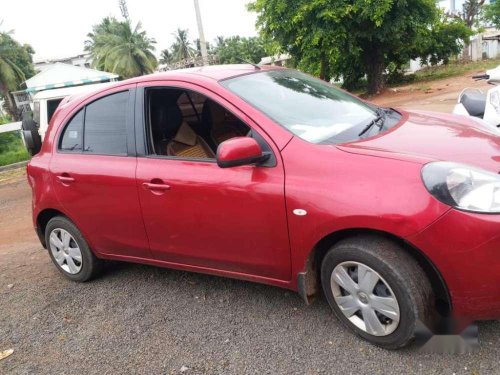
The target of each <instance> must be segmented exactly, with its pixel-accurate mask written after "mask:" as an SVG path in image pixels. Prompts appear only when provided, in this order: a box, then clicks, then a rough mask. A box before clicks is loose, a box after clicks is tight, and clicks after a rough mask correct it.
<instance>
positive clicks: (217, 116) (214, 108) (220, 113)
mask: <svg viewBox="0 0 500 375" xmlns="http://www.w3.org/2000/svg"><path fill="white" fill-rule="evenodd" d="M202 117H203V120H204V121H209V122H210V125H213V124H221V123H223V122H224V120H225V117H226V111H225V109H224V108H223V107H221V106H220V105H218V104H217V103H214V102H213V101H211V100H209V99H207V101H206V102H205V104H204V105H203V110H202Z"/></svg>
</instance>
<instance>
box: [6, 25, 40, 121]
mask: <svg viewBox="0 0 500 375" xmlns="http://www.w3.org/2000/svg"><path fill="white" fill-rule="evenodd" d="M34 53H35V51H34V50H33V48H31V46H30V45H28V44H24V45H22V44H20V43H19V42H17V41H16V40H15V39H14V38H13V37H12V32H1V33H0V96H1V97H2V98H3V99H5V109H6V110H7V112H8V113H9V115H10V116H11V117H12V118H13V119H15V120H17V119H19V116H18V113H17V112H18V111H17V108H16V106H15V103H14V100H13V98H12V96H11V95H10V92H11V91H15V90H19V89H20V88H21V84H22V83H23V82H24V81H25V80H26V79H28V78H30V77H32V76H33V75H34V74H35V69H34V66H33V54H34Z"/></svg>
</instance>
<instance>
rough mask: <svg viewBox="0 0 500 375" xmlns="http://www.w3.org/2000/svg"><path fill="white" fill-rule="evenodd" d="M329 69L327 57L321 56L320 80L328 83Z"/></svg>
mask: <svg viewBox="0 0 500 375" xmlns="http://www.w3.org/2000/svg"><path fill="white" fill-rule="evenodd" d="M327 69H328V61H327V59H326V57H324V56H321V61H320V68H319V78H320V79H322V80H323V81H326V71H327Z"/></svg>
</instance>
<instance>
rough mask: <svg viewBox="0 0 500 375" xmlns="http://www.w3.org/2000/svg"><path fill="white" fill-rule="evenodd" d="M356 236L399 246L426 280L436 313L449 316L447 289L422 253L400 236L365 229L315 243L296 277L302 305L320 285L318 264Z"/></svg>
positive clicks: (327, 236) (319, 265) (343, 231)
mask: <svg viewBox="0 0 500 375" xmlns="http://www.w3.org/2000/svg"><path fill="white" fill-rule="evenodd" d="M357 236H377V237H382V238H385V239H388V240H390V241H393V242H395V243H397V244H398V245H400V246H401V248H402V249H404V250H405V251H406V252H407V253H408V254H410V256H411V257H412V258H413V259H415V261H417V263H418V264H419V265H420V266H421V267H422V269H423V270H424V272H425V274H426V275H427V277H428V278H429V281H430V282H431V285H432V286H433V287H434V289H435V290H434V292H435V294H436V309H437V310H438V312H439V313H440V314H442V315H447V314H449V312H450V311H451V309H452V302H451V297H450V294H449V291H448V286H447V285H446V282H445V280H444V278H443V277H442V275H441V273H440V272H439V270H438V269H437V267H436V266H435V265H434V263H433V262H432V261H431V259H430V258H429V257H428V256H427V255H426V254H425V253H424V252H423V251H421V250H420V249H418V248H417V247H415V246H414V245H412V244H411V243H409V242H408V241H405V240H404V239H403V238H401V237H398V236H396V235H394V234H392V233H388V232H384V231H380V230H375V229H367V228H351V229H343V230H340V231H337V232H333V233H330V234H328V235H326V236H325V237H323V238H322V239H321V240H319V241H318V242H317V243H316V245H315V246H314V247H313V249H312V250H311V252H310V253H309V255H308V257H307V259H306V262H305V265H304V267H303V272H300V273H299V274H298V276H297V286H298V292H299V294H300V295H301V297H302V298H303V299H304V300H305V301H306V303H310V302H311V301H312V299H314V296H315V295H316V294H317V293H318V291H319V288H320V285H321V282H320V281H319V280H320V279H319V278H320V269H321V262H322V261H323V258H324V257H325V255H326V253H327V252H328V250H330V249H331V248H332V246H334V245H335V244H336V243H338V242H339V241H341V240H343V239H346V238H350V237H357Z"/></svg>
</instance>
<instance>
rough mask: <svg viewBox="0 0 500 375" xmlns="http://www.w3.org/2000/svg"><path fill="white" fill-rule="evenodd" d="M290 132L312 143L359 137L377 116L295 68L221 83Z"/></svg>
mask: <svg viewBox="0 0 500 375" xmlns="http://www.w3.org/2000/svg"><path fill="white" fill-rule="evenodd" d="M221 84H222V85H223V86H224V87H226V88H227V89H228V90H230V91H232V92H233V93H235V94H236V95H238V96H239V97H241V98H242V99H243V100H245V101H246V102H248V103H249V104H251V105H252V106H254V107H255V108H257V109H258V110H260V111H261V112H263V113H264V114H266V115H267V116H268V117H270V118H271V119H272V120H274V121H275V122H277V123H278V124H280V125H281V126H283V127H285V128H286V129H288V130H289V131H291V132H292V133H293V134H295V135H297V136H299V137H300V138H302V139H304V140H306V141H309V142H312V143H325V142H326V143H339V142H346V141H352V140H356V139H359V138H360V134H359V133H360V129H361V130H362V129H363V128H364V127H366V126H367V125H368V124H370V123H371V122H372V121H374V120H376V119H377V117H378V114H377V111H376V108H375V107H371V106H370V105H368V104H366V103H364V102H363V101H361V100H359V99H357V98H355V97H353V96H351V95H349V94H347V93H345V92H343V91H342V90H339V89H337V88H335V87H334V86H332V85H330V84H328V83H326V82H324V81H321V80H319V79H315V78H313V77H311V76H309V75H307V74H304V73H300V72H298V71H295V70H271V71H262V72H257V73H254V74H248V75H243V76H239V77H235V78H230V79H227V80H224V81H222V82H221Z"/></svg>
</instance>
